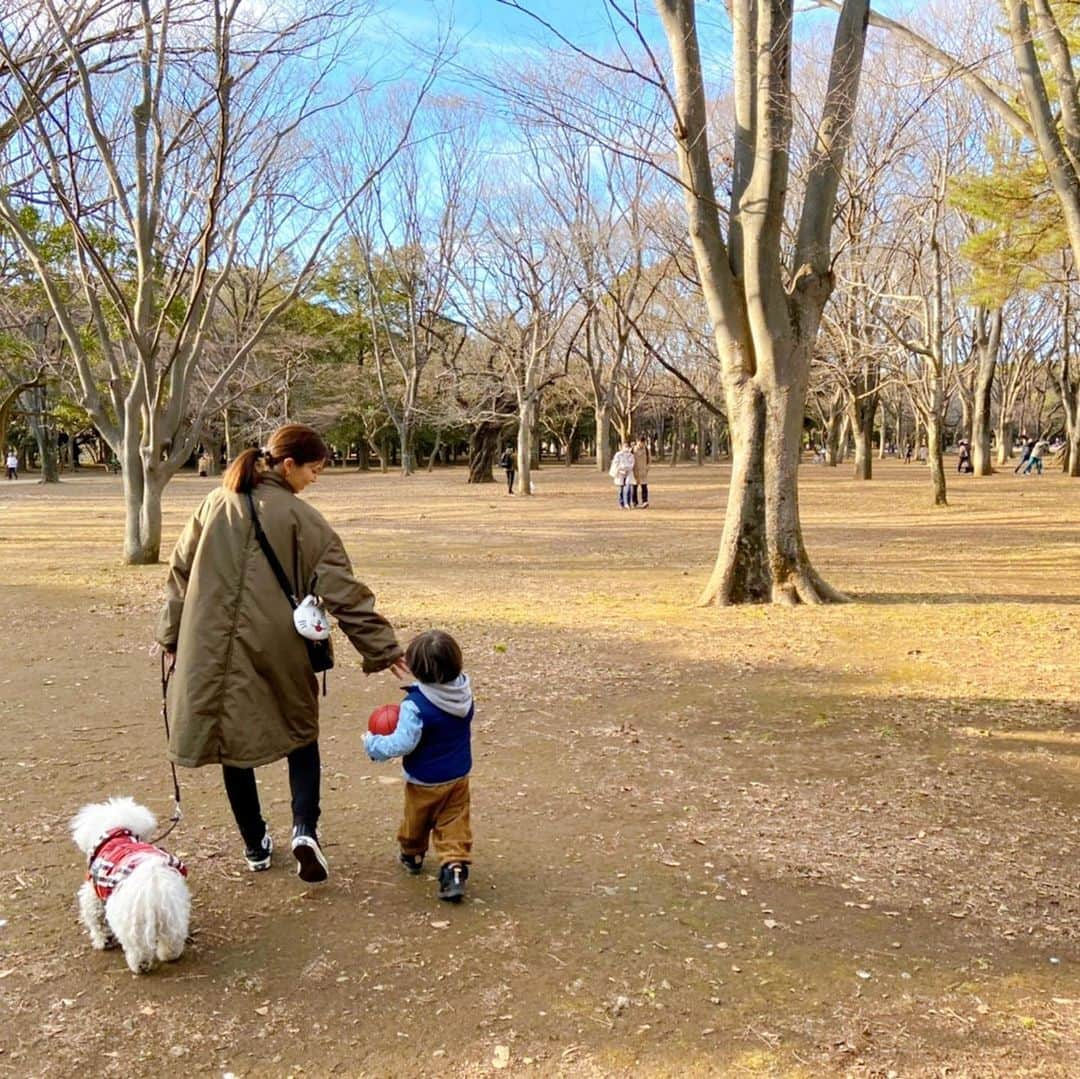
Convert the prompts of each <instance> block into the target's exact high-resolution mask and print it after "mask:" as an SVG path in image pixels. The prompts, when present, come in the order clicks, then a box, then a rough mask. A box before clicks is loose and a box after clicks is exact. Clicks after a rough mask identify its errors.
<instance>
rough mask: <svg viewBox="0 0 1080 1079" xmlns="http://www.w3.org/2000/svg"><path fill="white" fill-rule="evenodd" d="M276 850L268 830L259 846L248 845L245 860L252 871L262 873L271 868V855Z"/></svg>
mask: <svg viewBox="0 0 1080 1079" xmlns="http://www.w3.org/2000/svg"><path fill="white" fill-rule="evenodd" d="M273 852H274V841H273V839H272V838H271V837H270V833H269V832H267V833H266V834H265V835H264V836H263V837H262V842H261V843H260V844H259V845H258V846H257V847H248V849H247V850H245V851H244V860H245V861H246V862H247V867H248V869H250V870H251V872H252V873H261V872H262V871H263V870H264V869H269V868H270V855H271V854H273Z"/></svg>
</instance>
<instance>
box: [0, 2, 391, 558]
mask: <svg viewBox="0 0 1080 1079" xmlns="http://www.w3.org/2000/svg"><path fill="white" fill-rule="evenodd" d="M118 7H121V8H123V9H125V10H126V11H128V12H130V15H131V19H130V21H131V23H132V26H133V27H134V28H136V29H137V34H138V42H139V46H138V55H137V62H135V63H133V64H131V65H129V66H127V67H125V68H123V69H122V70H119V71H115V72H110V73H108V77H106V76H105V74H103V73H102V72H100V71H99V70H97V69H96V68H95V67H93V66H91V65H90V64H89V63H88V61H87V60H86V43H85V35H86V34H88V33H90V32H92V30H93V27H90V28H87V27H85V26H80V25H74V26H73V25H72V24H71V23H70V22H68V21H67V19H66V8H65V7H63V6H61V5H60V4H59V3H58V0H43V10H42V12H41V15H40V18H39V20H38V21H39V24H40V25H41V26H42V27H43V33H48V34H51V35H55V36H56V37H57V38H58V39H59V40H60V42H61V43H62V46H63V54H64V58H65V60H66V62H67V63H68V64H69V65H70V68H71V70H72V71H73V72H74V85H73V87H72V90H71V92H70V93H69V94H68V95H66V96H65V97H63V98H61V99H59V100H57V101H55V102H53V103H52V104H51V105H50V106H49V107H48V108H45V107H44V102H39V103H40V104H41V105H42V108H41V109H40V111H39V112H38V113H37V114H36V115H35V116H34V117H33V118H32V119H29V120H26V121H25V122H24V123H23V124H22V126H21V128H20V130H19V133H18V134H17V135H16V136H14V137H13V138H12V140H11V141H10V142H9V143H8V145H7V147H6V153H5V160H4V168H5V172H6V174H7V177H8V182H7V184H6V186H5V187H4V189H3V190H2V191H0V221H2V222H3V223H4V225H6V226H7V227H8V228H9V229H10V230H11V231H12V233H13V234H14V235H15V236H16V237H17V238H18V239H19V241H20V242H21V243H22V245H23V247H24V249H25V251H26V254H27V257H28V258H29V260H30V261H31V263H32V264H33V265H34V267H35V270H36V272H37V274H38V276H39V278H40V280H41V281H42V283H43V285H44V287H45V291H46V294H47V295H48V298H49V303H50V306H51V307H52V309H53V312H54V314H55V316H56V318H57V319H58V321H59V323H60V326H61V329H62V332H63V334H64V338H65V341H66V344H67V347H68V349H69V350H70V353H71V356H72V360H73V362H74V364H75V368H76V371H77V375H78V382H79V395H80V402H81V404H82V405H83V406H84V407H85V408H86V410H87V411H88V412H89V414H90V415H91V417H92V418H93V421H94V423H95V425H96V426H97V428H98V429H99V430H100V431H101V432H102V434H103V435H104V437H105V438H106V439H107V440H108V442H109V444H110V445H111V446H112V447H113V449H114V450H115V451H116V453H117V455H118V457H119V458H120V461H121V464H122V469H123V484H124V495H125V504H126V525H125V536H124V557H125V560H126V561H127V562H129V563H146V562H155V561H157V559H158V556H159V550H160V543H161V493H162V491H163V489H164V487H165V485H166V484H167V483H168V481H169V479H170V478H171V477H172V476H173V475H174V474H175V473H176V471H177V470H178V469H179V468H180V467H181V466H182V465H183V464H184V462H185V461H186V460H187V459H188V458H189V457H190V455H191V453H192V451H193V450H194V449H195V447H196V446H197V444H198V440H199V436H200V431H201V428H202V425H203V423H204V422H205V420H206V418H207V416H208V415H210V414H211V413H213V412H215V411H216V410H217V409H219V408H220V405H221V397H222V395H223V393H224V391H225V389H226V387H227V386H228V384H229V381H230V379H231V378H232V375H233V373H234V371H235V370H236V369H237V368H239V367H240V366H241V365H242V364H243V363H244V361H245V358H246V356H247V355H248V353H249V352H250V350H251V349H252V348H253V347H254V346H255V344H256V342H257V341H258V340H259V339H260V337H261V336H262V334H263V333H265V331H266V329H267V328H268V327H269V326H270V325H271V324H272V323H273V322H274V320H275V319H276V318H277V317H278V316H279V315H280V314H281V313H282V312H283V311H284V310H285V309H286V308H287V307H288V306H289V305H290V304H291V303H292V302H293V300H295V298H296V297H297V296H298V295H299V294H300V293H301V291H302V290H303V289H304V288H305V287H306V285H307V283H308V281H309V280H310V278H311V276H312V274H313V273H314V270H315V267H316V264H317V261H318V259H319V256H320V254H321V251H322V249H323V246H324V245H325V243H326V241H327V239H328V238H329V237H330V236H332V235H333V234H334V233H335V232H336V230H337V227H338V224H339V222H340V219H341V216H342V215H343V214H344V212H345V210H346V208H347V206H348V205H349V204H350V203H351V201H352V200H353V199H355V198H356V197H358V195H359V194H360V191H361V190H362V189H363V187H365V186H366V184H367V182H368V180H369V179H370V177H365V178H364V179H363V181H362V182H361V183H360V184H358V185H357V187H356V188H355V189H354V190H352V191H351V192H349V193H348V194H347V196H346V197H345V199H344V200H342V199H340V198H339V197H338V193H337V192H336V191H334V190H333V189H332V188H331V186H330V185H329V184H328V183H327V182H326V180H325V177H324V176H323V174H322V173H321V171H320V169H319V168H318V154H317V153H316V152H315V151H314V150H313V149H312V147H313V146H316V145H317V144H318V142H319V139H318V138H317V137H316V135H315V125H316V124H317V123H318V122H320V121H321V119H322V118H323V117H324V116H328V115H329V114H330V113H332V112H334V111H335V110H336V109H338V108H340V107H341V106H343V105H344V104H346V103H347V102H348V101H349V100H351V99H352V98H353V96H354V91H353V89H352V88H349V89H347V90H342V89H341V88H340V86H337V87H335V85H334V84H333V82H332V80H331V79H330V73H331V71H332V70H334V69H335V68H336V66H337V62H338V60H339V58H340V56H341V55H342V54H343V53H344V52H345V51H346V50H347V49H348V48H349V47H351V44H352V42H353V41H354V35H355V30H356V28H357V25H358V20H359V19H360V18H361V16H362V14H363V12H360V13H359V14H358V13H357V11H356V5H354V4H352V3H346V2H345V0H324V2H322V3H316V4H314V5H310V4H309V5H304V6H297V7H296V9H295V10H293V9H291V8H290V9H284V8H278V7H274V8H272V9H266V10H264V11H263V12H262V13H261V14H256V15H255V16H253V17H252V19H251V20H250V21H248V20H247V14H246V12H247V8H243V7H242V5H240V4H239V3H237V2H236V0H159V2H158V3H156V4H154V5H151V4H149V3H142V4H136V3H134V0H132V2H130V3H128V4H126V5H118ZM80 35H82V36H80ZM0 58H2V59H4V60H8V59H9V57H7V56H6V55H5V56H3V57H0ZM46 62H51V60H43V61H42V63H46ZM36 78H37V68H36V67H34V65H23V66H22V67H21V68H20V69H19V71H18V72H17V79H18V85H19V89H20V91H21V93H22V94H23V95H25V96H27V97H34V91H33V87H34V84H35V79H36ZM7 107H8V112H9V116H11V117H12V118H15V116H16V115H17V114H16V112H15V111H14V110H13V107H12V106H11V105H10V103H8V104H7ZM404 137H405V135H404V134H403V135H402V138H404ZM400 141H401V140H399V142H398V143H397V144H395V148H396V147H397V146H399V145H400ZM27 204H30V205H38V206H41V207H45V208H47V212H48V213H49V214H52V215H54V216H55V217H56V218H58V219H60V220H63V221H64V222H66V223H67V225H68V226H69V227H70V230H71V233H72V236H73V239H74V246H75V251H74V256H73V258H72V259H71V264H70V266H69V267H68V269H67V271H66V273H65V275H63V276H61V275H60V274H58V273H57V272H56V271H55V270H53V269H52V268H51V267H50V266H49V264H48V261H47V258H46V254H45V252H43V251H42V249H41V247H40V246H39V245H38V244H37V243H35V240H34V237H33V236H32V235H31V234H30V233H29V232H28V231H27V230H26V229H25V228H24V227H23V225H22V217H21V210H22V208H23V207H24V206H26V205H27ZM289 259H291V260H292V261H293V263H294V266H293V273H292V275H291V280H292V286H291V288H289V289H288V290H287V291H286V292H285V293H284V294H283V295H281V296H280V297H279V298H277V299H276V301H275V302H273V303H272V304H269V305H268V306H267V307H265V308H264V309H263V310H262V313H261V314H262V317H261V318H260V320H259V322H258V324H257V325H256V326H255V327H254V328H253V330H252V332H251V333H250V334H249V335H248V337H247V338H246V340H244V341H243V342H242V343H241V344H240V346H239V348H237V349H236V351H235V353H234V355H233V356H232V357H231V359H230V360H229V362H227V363H225V364H224V365H223V366H222V367H221V369H220V372H219V375H218V378H217V379H216V380H215V382H214V384H213V385H212V386H211V387H210V389H209V391H208V392H207V393H206V394H205V396H204V398H203V400H202V401H199V402H196V401H194V400H193V392H194V390H195V387H196V385H197V378H196V376H197V373H198V371H199V368H200V364H201V363H202V360H203V355H204V352H205V346H206V343H207V340H208V338H209V337H210V336H211V335H212V333H213V327H214V315H215V308H216V306H217V303H218V300H219V295H220V292H221V289H222V287H223V286H224V284H225V282H226V281H227V280H228V279H229V277H230V274H231V273H232V271H233V270H234V268H235V267H236V266H237V265H238V264H244V265H246V266H248V267H250V266H253V265H266V264H267V263H270V262H279V263H280V262H282V261H284V260H289ZM69 284H70V285H72V286H73V287H74V288H75V289H76V290H77V292H78V295H79V298H80V300H79V302H80V303H81V304H82V305H83V306H84V307H85V309H86V310H87V311H88V312H89V326H88V327H84V326H83V325H82V324H81V323H80V320H79V317H78V313H77V311H76V310H74V309H73V306H72V303H71V301H70V300H69V298H68V297H69V287H68V286H69ZM87 328H88V329H89V332H90V335H91V336H92V338H93V344H92V345H91V344H90V343H89V340H88V337H87V334H86V332H84V331H85V329H87Z"/></svg>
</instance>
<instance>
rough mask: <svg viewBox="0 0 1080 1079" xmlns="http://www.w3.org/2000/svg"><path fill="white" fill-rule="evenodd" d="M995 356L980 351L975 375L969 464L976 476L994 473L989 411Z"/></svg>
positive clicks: (991, 400) (991, 401)
mask: <svg viewBox="0 0 1080 1079" xmlns="http://www.w3.org/2000/svg"><path fill="white" fill-rule="evenodd" d="M996 366H997V356H996V355H993V354H990V355H989V357H988V356H987V354H986V353H984V352H982V351H980V354H979V369H978V371H977V372H976V375H975V395H974V398H973V400H972V407H971V464H972V467H973V469H974V471H975V475H976V476H989V475H991V474H992V473H993V471H994V466H993V464H992V463H991V460H990V429H991V424H990V409H991V406H992V403H993V392H992V391H993V388H994V368H995V367H996Z"/></svg>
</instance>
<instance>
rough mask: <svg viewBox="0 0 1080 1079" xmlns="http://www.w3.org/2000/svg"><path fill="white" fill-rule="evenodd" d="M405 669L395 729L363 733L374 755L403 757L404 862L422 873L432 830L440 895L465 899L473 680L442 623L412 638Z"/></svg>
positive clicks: (378, 757)
mask: <svg viewBox="0 0 1080 1079" xmlns="http://www.w3.org/2000/svg"><path fill="white" fill-rule="evenodd" d="M405 666H406V667H407V668H408V670H407V671H406V672H405V673H406V676H407V677H408V678H413V679H415V681H414V682H413V683H412V685H410V686H409V687H408V688H407V690H406V692H405V700H403V701H402V702H401V710H400V712H399V714H398V724H397V728H396V729H395V730H394V732H393V734H370V733H369V734H365V735H364V749H365V750H367V755H368V756H369V757H370V758H371V759H372V760H373V761H385V760H390V758H392V757H401V758H403V759H402V762H401V763H402V769H403V771H404V772H405V814H404V817H403V818H402V822H401V828H400V829H399V830H398V837H397V838H398V843H399V845H400V846H401V854H400V855H399V858H400V860H401V864H402V865H403V866H404V867H405V868H406V869H407V870H408V871H409V872H410V873H412V874H413V875H416V874H418V873H419V872H420V870H421V868H422V866H423V863H424V855H425V854H426V853H427V848H428V836H429V835H430V836H431V837H432V839H433V840H434V847H435V854H436V856H437V857H438V859H439V898H440V899H445V900H447V901H448V902H450V903H460V902H461V898H462V896H463V895H464V894H465V881H466V880H468V878H469V863H470V861H471V858H470V855H471V852H472V829H471V828H470V827H469V772H470V771H471V770H472V745H471V741H470V724H471V723H472V717H473V697H472V686H471V685H470V683H469V676H468V675H467V674H463V673H462V670H461V667H462V657H461V648H460V647H459V646H458V643H457V641H455V640H454V638H453V637H451V636H450V634H449V633H444V632H443V631H442V630H441V629H429V630H428V631H427V632H425V633H421V634H419V635H418V636H416V637H414V638H413V639H412V641H410V642H409V647H408V648H407V649H406V650H405Z"/></svg>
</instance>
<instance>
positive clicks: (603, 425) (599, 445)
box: [596, 401, 611, 476]
mask: <svg viewBox="0 0 1080 1079" xmlns="http://www.w3.org/2000/svg"><path fill="white" fill-rule="evenodd" d="M610 467H611V406H610V405H609V404H608V403H607V402H606V401H604V402H602V403H600V404H598V405H597V406H596V469H597V471H598V472H603V473H604V475H605V476H606V475H607V470H608V469H609V468H610Z"/></svg>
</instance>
